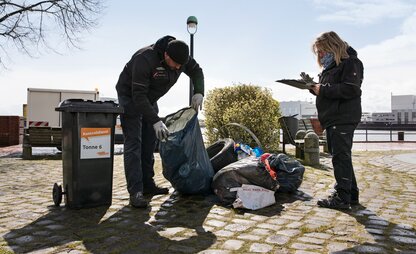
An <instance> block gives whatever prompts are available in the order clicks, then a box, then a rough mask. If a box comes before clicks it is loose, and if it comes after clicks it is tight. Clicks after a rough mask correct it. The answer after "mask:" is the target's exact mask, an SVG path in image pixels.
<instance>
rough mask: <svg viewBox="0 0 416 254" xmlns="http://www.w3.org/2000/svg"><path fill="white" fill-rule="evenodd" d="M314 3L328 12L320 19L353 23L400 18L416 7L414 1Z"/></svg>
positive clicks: (375, 0)
mask: <svg viewBox="0 0 416 254" xmlns="http://www.w3.org/2000/svg"><path fill="white" fill-rule="evenodd" d="M314 3H315V4H316V5H317V6H318V7H321V8H322V9H323V10H324V11H325V12H326V14H323V15H321V16H320V17H319V18H318V20H320V21H326V22H327V21H339V22H348V23H352V24H374V23H376V22H378V21H380V20H384V19H386V18H400V17H404V16H407V15H409V13H412V12H413V11H414V10H415V8H416V5H415V3H414V1H390V0H372V1H365V2H363V1H361V0H333V1H326V0H314Z"/></svg>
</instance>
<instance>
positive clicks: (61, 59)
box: [0, 0, 416, 116]
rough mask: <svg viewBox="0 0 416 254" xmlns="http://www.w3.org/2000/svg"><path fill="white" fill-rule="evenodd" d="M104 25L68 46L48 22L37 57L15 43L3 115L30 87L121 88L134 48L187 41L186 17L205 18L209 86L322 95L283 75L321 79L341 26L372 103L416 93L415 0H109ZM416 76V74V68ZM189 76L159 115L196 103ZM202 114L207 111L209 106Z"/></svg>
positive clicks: (18, 107)
mask: <svg viewBox="0 0 416 254" xmlns="http://www.w3.org/2000/svg"><path fill="white" fill-rule="evenodd" d="M104 4H105V6H106V8H105V10H104V12H103V13H102V15H101V17H100V19H99V23H98V26H97V27H95V28H93V29H91V30H90V31H88V32H85V33H84V34H82V38H83V40H82V42H81V43H80V44H79V46H80V49H76V48H66V47H63V46H62V43H61V41H59V40H57V39H56V37H54V31H53V24H50V29H51V31H50V34H51V37H50V42H51V43H50V44H51V46H54V45H55V46H56V47H57V48H58V49H59V50H58V51H59V53H56V52H54V51H52V50H48V49H40V52H37V51H33V52H32V54H33V56H32V57H29V56H27V55H24V54H22V53H20V52H18V51H16V50H14V49H13V48H9V49H8V59H6V60H7V61H6V64H7V69H4V68H2V69H0V89H1V90H0V101H1V104H0V105H1V106H0V115H22V114H23V113H22V105H23V104H24V103H26V101H27V88H53V89H75V90H94V89H96V88H97V89H98V90H99V92H100V96H101V97H114V98H115V97H117V94H116V90H115V84H116V82H117V79H118V76H119V74H120V72H121V70H122V68H123V67H124V65H125V64H126V63H127V62H128V61H129V59H130V58H131V56H132V54H133V53H134V52H135V51H136V50H138V49H139V48H141V47H144V46H147V45H150V44H152V43H154V42H156V40H157V39H159V38H160V37H163V36H165V35H172V36H174V37H176V38H177V39H180V40H183V41H185V42H187V43H189V39H190V35H189V34H188V32H187V28H186V19H187V18H188V16H196V17H197V18H198V30H197V32H196V34H195V35H194V58H195V59H196V60H197V62H198V63H199V64H200V66H201V67H202V68H203V71H204V75H205V94H207V93H209V91H210V90H212V89H214V88H219V87H225V86H232V85H237V84H252V85H258V86H261V87H264V88H267V89H270V90H271V91H272V94H273V97H274V98H275V99H276V100H278V101H298V100H300V101H314V96H312V95H311V94H310V93H309V92H308V91H306V90H299V89H296V88H293V87H290V86H286V85H284V84H281V83H277V82H275V81H276V80H278V79H293V78H294V79H297V78H299V74H300V73H301V72H306V73H309V74H310V75H311V76H313V77H315V80H317V79H318V78H317V75H318V73H319V72H320V69H319V67H318V66H317V64H316V60H315V56H314V55H313V53H312V50H311V45H312V43H313V40H314V39H315V38H316V37H317V36H318V35H319V34H320V33H322V32H327V31H335V32H337V33H338V34H339V35H340V36H341V38H342V39H344V40H345V41H347V42H348V43H349V44H350V45H351V46H352V47H354V48H355V49H356V50H357V51H358V57H359V58H360V59H361V60H362V62H363V64H364V81H363V84H362V92H363V93H362V107H363V111H364V112H390V111H391V95H406V94H410V95H416V75H415V74H416V0H396V1H391V0H297V1H280V0H279V1H278V0H259V1H248V0H228V1H224V0H210V1H200V0H194V1H188V0H181V1H132V0H107V1H105V2H104ZM414 75H415V76H414ZM188 96H189V78H188V77H187V76H186V75H185V74H182V75H181V77H180V79H179V81H178V82H177V84H176V85H175V86H174V87H173V88H172V89H171V90H170V91H169V92H168V94H166V95H165V96H164V97H163V98H161V99H160V100H159V108H160V113H159V115H160V116H165V115H167V114H170V113H173V112H175V111H176V110H178V109H181V108H183V107H185V106H187V105H188V100H189V98H188ZM202 114H203V111H202Z"/></svg>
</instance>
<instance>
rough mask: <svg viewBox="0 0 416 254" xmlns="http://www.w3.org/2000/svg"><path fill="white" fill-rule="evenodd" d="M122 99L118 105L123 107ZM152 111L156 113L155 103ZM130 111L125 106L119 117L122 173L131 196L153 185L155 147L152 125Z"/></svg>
mask: <svg viewBox="0 0 416 254" xmlns="http://www.w3.org/2000/svg"><path fill="white" fill-rule="evenodd" d="M123 99H124V98H120V97H119V101H120V105H123V103H122V102H121V101H123ZM154 109H155V110H156V111H158V110H157V104H156V103H155V105H154ZM132 110H134V109H130V108H129V106H128V105H127V106H126V107H124V114H121V116H120V121H121V128H122V130H123V136H124V172H125V175H126V180H127V190H128V192H129V193H130V194H131V195H133V194H135V193H137V192H139V191H143V188H146V187H151V186H152V185H154V180H153V176H154V175H155V173H154V169H153V166H154V161H155V160H154V156H153V152H154V150H155V145H156V134H155V131H154V130H153V125H152V124H149V123H147V122H146V121H144V120H143V118H142V116H141V115H137V114H130V113H131V111H132ZM126 111H127V112H126Z"/></svg>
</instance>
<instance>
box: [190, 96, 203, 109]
mask: <svg viewBox="0 0 416 254" xmlns="http://www.w3.org/2000/svg"><path fill="white" fill-rule="evenodd" d="M203 100H204V96H203V95H202V94H200V93H196V94H194V96H192V102H191V106H192V107H193V108H194V109H195V111H196V112H198V109H201V110H202V101H203Z"/></svg>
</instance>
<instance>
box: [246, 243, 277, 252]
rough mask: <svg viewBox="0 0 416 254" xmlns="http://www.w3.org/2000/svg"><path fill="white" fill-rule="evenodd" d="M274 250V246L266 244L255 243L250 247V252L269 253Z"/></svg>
mask: <svg viewBox="0 0 416 254" xmlns="http://www.w3.org/2000/svg"><path fill="white" fill-rule="evenodd" d="M272 249H273V246H271V245H268V244H264V243H253V244H252V245H251V246H250V252H255V253H267V252H269V251H271V250H272Z"/></svg>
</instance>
